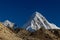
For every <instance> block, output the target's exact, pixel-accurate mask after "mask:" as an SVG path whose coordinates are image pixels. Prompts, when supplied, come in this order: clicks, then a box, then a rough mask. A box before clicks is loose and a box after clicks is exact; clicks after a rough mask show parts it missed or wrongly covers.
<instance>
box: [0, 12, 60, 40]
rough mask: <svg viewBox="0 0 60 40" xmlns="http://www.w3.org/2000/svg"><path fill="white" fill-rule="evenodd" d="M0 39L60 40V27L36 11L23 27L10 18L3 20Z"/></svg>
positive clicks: (0, 26) (0, 25)
mask: <svg viewBox="0 0 60 40" xmlns="http://www.w3.org/2000/svg"><path fill="white" fill-rule="evenodd" d="M0 40H60V28H59V27H58V26H56V25H55V24H53V23H50V22H48V20H47V19H46V18H45V17H44V16H43V15H42V14H41V13H39V12H35V13H34V14H33V15H32V17H31V19H30V20H28V22H27V23H26V24H25V25H23V26H22V28H19V26H18V25H16V24H15V23H12V22H10V21H9V20H6V21H4V22H1V23H0Z"/></svg>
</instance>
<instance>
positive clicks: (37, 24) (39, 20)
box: [24, 12, 60, 30]
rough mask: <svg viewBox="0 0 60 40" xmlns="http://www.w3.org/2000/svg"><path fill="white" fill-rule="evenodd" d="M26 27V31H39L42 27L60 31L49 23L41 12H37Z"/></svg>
mask: <svg viewBox="0 0 60 40" xmlns="http://www.w3.org/2000/svg"><path fill="white" fill-rule="evenodd" d="M24 27H25V28H26V30H32V29H33V30H39V29H40V28H41V27H43V28H45V29H60V28H59V27H57V26H56V25H55V24H53V23H50V22H48V21H47V19H46V18H45V17H44V16H43V15H42V14H41V13H39V12H35V13H34V14H33V16H32V17H31V19H30V20H29V21H28V22H27V23H26V24H25V25H24Z"/></svg>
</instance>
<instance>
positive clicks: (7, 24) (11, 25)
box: [3, 20, 14, 28]
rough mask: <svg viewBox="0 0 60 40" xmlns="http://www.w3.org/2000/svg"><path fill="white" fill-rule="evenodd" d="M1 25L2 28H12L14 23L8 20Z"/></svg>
mask: <svg viewBox="0 0 60 40" xmlns="http://www.w3.org/2000/svg"><path fill="white" fill-rule="evenodd" d="M3 24H4V26H7V27H10V28H13V26H14V23H12V22H10V21H9V20H5V21H4V22H3Z"/></svg>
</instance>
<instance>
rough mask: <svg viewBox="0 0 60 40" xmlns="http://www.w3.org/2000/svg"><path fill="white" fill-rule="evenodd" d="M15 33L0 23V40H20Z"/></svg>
mask: <svg viewBox="0 0 60 40" xmlns="http://www.w3.org/2000/svg"><path fill="white" fill-rule="evenodd" d="M15 35H16V34H15V33H13V32H12V31H11V30H10V29H9V28H7V27H5V26H4V25H3V24H2V23H0V40H22V39H21V38H19V37H16V36H15Z"/></svg>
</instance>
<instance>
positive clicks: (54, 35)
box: [17, 28, 60, 40]
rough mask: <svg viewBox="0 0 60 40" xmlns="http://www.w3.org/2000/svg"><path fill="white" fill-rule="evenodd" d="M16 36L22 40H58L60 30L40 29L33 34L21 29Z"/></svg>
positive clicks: (59, 38) (59, 39)
mask: <svg viewBox="0 0 60 40" xmlns="http://www.w3.org/2000/svg"><path fill="white" fill-rule="evenodd" d="M17 36H18V37H20V38H22V39H23V40H60V30H58V29H53V30H51V29H50V30H47V29H43V28H41V29H40V30H37V31H35V32H29V31H26V30H24V29H21V30H20V31H19V32H18V33H17Z"/></svg>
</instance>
